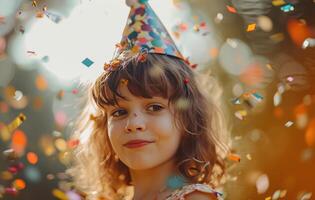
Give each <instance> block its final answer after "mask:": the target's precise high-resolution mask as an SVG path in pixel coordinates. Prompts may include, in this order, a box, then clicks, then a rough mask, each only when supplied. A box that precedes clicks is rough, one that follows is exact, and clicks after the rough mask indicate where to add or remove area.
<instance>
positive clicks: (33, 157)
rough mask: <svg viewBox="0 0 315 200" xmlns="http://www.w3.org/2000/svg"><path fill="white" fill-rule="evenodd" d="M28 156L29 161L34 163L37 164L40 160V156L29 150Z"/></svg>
mask: <svg viewBox="0 0 315 200" xmlns="http://www.w3.org/2000/svg"><path fill="white" fill-rule="evenodd" d="M26 158H27V161H28V162H29V163H31V164H32V165H35V164H36V163H37V162H38V156H37V155H36V153H34V152H28V153H27V155H26Z"/></svg>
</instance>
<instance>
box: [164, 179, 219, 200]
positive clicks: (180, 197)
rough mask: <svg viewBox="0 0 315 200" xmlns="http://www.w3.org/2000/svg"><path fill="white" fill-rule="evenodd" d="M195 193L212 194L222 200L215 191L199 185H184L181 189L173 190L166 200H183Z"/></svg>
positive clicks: (205, 185)
mask: <svg viewBox="0 0 315 200" xmlns="http://www.w3.org/2000/svg"><path fill="white" fill-rule="evenodd" d="M195 191H199V192H203V193H207V194H214V195H215V196H216V197H217V199H218V200H223V198H222V194H221V193H219V192H217V191H215V190H214V189H212V188H211V187H210V186H209V185H207V184H200V183H196V184H190V185H185V186H183V187H182V188H180V189H177V190H175V191H174V192H173V193H172V194H171V195H170V196H169V197H168V198H167V199H166V200H185V196H187V195H188V194H191V193H193V192H195Z"/></svg>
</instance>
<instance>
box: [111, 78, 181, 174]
mask: <svg viewBox="0 0 315 200" xmlns="http://www.w3.org/2000/svg"><path fill="white" fill-rule="evenodd" d="M119 90H120V94H121V95H122V96H124V97H126V98H127V100H129V101H126V100H124V99H121V100H120V101H119V106H116V107H113V106H110V107H108V109H107V116H108V135H109V139H110V142H111V145H112V147H113V149H114V151H115V153H116V154H117V156H118V157H119V159H120V160H121V161H122V162H123V163H124V164H125V165H127V166H128V167H129V168H130V169H133V170H143V169H149V168H152V167H156V166H158V165H160V164H162V163H164V162H166V161H168V160H170V159H172V158H174V156H175V154H176V151H177V149H178V147H179V144H180V140H181V133H180V132H179V130H178V129H177V128H176V127H175V125H174V123H173V122H174V121H173V120H174V119H173V114H172V113H173V110H172V108H170V107H168V99H164V98H162V97H153V98H152V99H149V98H142V97H136V96H134V95H132V94H131V93H130V92H129V90H128V87H127V85H124V84H120V86H119ZM133 140H144V141H148V142H143V143H137V144H130V145H126V144H127V143H128V142H131V143H132V141H133ZM134 142H136V141H134Z"/></svg>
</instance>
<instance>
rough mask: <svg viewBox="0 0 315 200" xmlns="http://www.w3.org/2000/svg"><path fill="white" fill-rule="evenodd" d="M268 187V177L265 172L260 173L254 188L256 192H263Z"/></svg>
mask: <svg viewBox="0 0 315 200" xmlns="http://www.w3.org/2000/svg"><path fill="white" fill-rule="evenodd" d="M268 188H269V178H268V176H267V175H266V174H262V175H260V176H259V177H258V179H257V180H256V189H257V193H258V194H263V193H265V192H266V191H267V190H268Z"/></svg>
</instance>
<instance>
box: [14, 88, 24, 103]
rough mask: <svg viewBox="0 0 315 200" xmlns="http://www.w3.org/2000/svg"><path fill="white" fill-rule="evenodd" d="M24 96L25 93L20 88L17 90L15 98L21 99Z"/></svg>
mask: <svg viewBox="0 0 315 200" xmlns="http://www.w3.org/2000/svg"><path fill="white" fill-rule="evenodd" d="M22 97H23V93H22V92H21V91H20V90H16V91H15V94H14V99H15V100H17V101H20V100H21V99H22Z"/></svg>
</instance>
